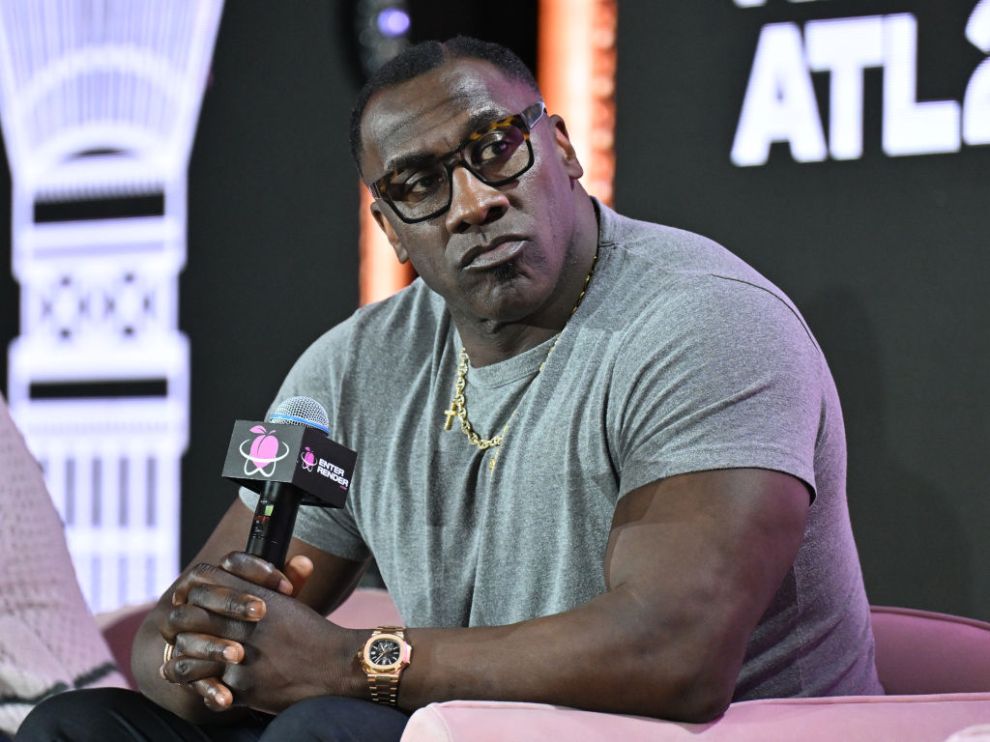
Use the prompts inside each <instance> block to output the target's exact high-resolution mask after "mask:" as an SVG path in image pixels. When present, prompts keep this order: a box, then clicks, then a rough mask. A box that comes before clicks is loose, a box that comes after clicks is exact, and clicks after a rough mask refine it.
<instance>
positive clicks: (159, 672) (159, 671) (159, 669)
mask: <svg viewBox="0 0 990 742" xmlns="http://www.w3.org/2000/svg"><path fill="white" fill-rule="evenodd" d="M158 674H159V675H161V676H162V680H168V678H166V677H165V665H162V666H161V667H159V668H158Z"/></svg>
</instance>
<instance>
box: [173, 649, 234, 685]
mask: <svg viewBox="0 0 990 742" xmlns="http://www.w3.org/2000/svg"><path fill="white" fill-rule="evenodd" d="M223 670H224V663H222V662H214V661H213V660H201V659H199V658H197V657H184V656H182V655H173V657H172V659H170V660H169V661H168V662H166V663H164V664H163V665H162V667H161V675H162V677H163V678H165V679H166V680H167V681H168V682H170V683H179V684H182V685H187V684H189V683H194V682H196V681H197V680H204V679H206V678H218V677H220V676H221V675H223Z"/></svg>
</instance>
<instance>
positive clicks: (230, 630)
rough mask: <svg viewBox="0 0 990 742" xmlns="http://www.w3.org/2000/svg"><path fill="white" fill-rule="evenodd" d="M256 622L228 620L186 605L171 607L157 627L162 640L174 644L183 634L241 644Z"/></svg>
mask: <svg viewBox="0 0 990 742" xmlns="http://www.w3.org/2000/svg"><path fill="white" fill-rule="evenodd" d="M255 625H256V621H245V620H243V619H240V618H228V617H226V616H221V615H218V614H216V613H211V612H210V611H208V610H206V609H205V608H203V607H201V606H198V605H194V604H191V603H187V604H184V605H177V606H173V607H172V608H171V609H170V610H169V612H168V613H167V614H166V616H165V619H164V621H162V623H161V625H160V626H159V627H158V631H159V633H161V635H162V638H163V639H164V640H165V641H166V642H168V643H170V644H175V642H176V638H177V637H178V636H180V635H182V634H184V633H189V634H208V635H210V636H212V637H214V638H215V639H219V640H221V641H222V640H224V639H226V640H229V641H232V642H243V641H244V640H245V639H247V638H248V637H249V636H250V635H251V630H252V628H253V627H254V626H255Z"/></svg>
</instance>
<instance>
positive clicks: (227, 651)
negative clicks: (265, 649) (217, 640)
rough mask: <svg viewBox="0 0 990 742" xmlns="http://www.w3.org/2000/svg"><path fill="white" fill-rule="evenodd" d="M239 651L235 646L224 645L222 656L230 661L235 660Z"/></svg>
mask: <svg viewBox="0 0 990 742" xmlns="http://www.w3.org/2000/svg"><path fill="white" fill-rule="evenodd" d="M239 655H240V652H238V651H237V648H236V647H224V649H223V658H224V659H225V660H229V661H230V662H237V659H238V656H239Z"/></svg>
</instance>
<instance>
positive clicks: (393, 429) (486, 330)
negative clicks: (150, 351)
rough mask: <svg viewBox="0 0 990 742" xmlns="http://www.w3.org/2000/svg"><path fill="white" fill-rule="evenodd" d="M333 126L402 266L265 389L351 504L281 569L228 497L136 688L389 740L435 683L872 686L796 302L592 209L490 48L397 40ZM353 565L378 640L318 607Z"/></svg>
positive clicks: (582, 703)
mask: <svg viewBox="0 0 990 742" xmlns="http://www.w3.org/2000/svg"><path fill="white" fill-rule="evenodd" d="M352 138H353V149H354V153H355V157H356V159H357V162H358V165H359V169H360V171H361V174H362V177H363V179H364V181H365V182H366V183H367V184H368V185H369V187H370V188H371V189H372V192H373V193H374V195H375V198H376V200H375V202H374V204H373V206H372V210H373V212H374V215H375V218H376V220H377V221H378V223H379V225H380V226H381V228H382V229H383V230H384V231H385V233H386V235H387V236H388V238H389V240H390V242H391V243H392V245H393V247H394V248H395V251H396V254H397V255H398V257H399V259H400V260H402V261H411V262H412V264H413V266H414V267H415V269H416V271H417V272H418V274H419V276H420V279H419V280H417V281H416V282H415V283H414V285H413V286H412V287H410V288H408V289H406V290H405V291H403V292H401V293H400V294H399V295H398V296H396V297H393V298H392V299H389V300H387V301H385V302H382V303H380V304H377V305H374V306H372V307H368V308H365V309H362V310H360V311H358V312H357V313H356V314H355V315H354V316H353V317H352V318H351V319H349V320H348V321H347V322H345V323H343V324H342V325H340V326H338V327H336V328H334V329H332V330H331V331H330V332H328V333H327V334H326V335H325V336H324V337H323V338H321V339H320V340H318V341H317V342H316V343H315V344H314V345H313V346H312V347H311V348H310V349H309V350H308V351H307V352H306V353H305V354H304V355H303V356H302V357H301V358H300V359H299V361H298V362H297V363H296V365H295V367H294V368H293V369H292V371H291V372H290V374H289V376H288V377H287V379H286V381H285V383H284V384H283V387H282V389H281V390H280V392H279V394H278V398H277V400H276V402H278V401H279V400H281V399H283V398H285V397H288V396H291V395H297V394H298V395H306V396H310V397H313V398H315V399H316V400H318V401H320V402H321V403H323V404H324V405H325V406H326V407H327V409H328V410H330V415H331V421H330V427H331V430H332V431H333V433H334V437H335V439H337V440H339V441H340V442H341V443H343V444H345V445H348V446H349V447H351V448H354V449H356V450H358V451H360V456H359V459H358V468H357V470H356V472H355V475H354V486H353V488H352V492H351V494H350V496H349V501H348V504H347V507H346V509H344V510H340V511H325V510H318V511H314V512H304V513H301V514H300V518H299V522H298V524H297V528H296V532H295V534H296V538H294V539H293V542H292V546H291V549H290V555H292V557H291V559H290V561H289V563H288V565H287V567H286V570H285V574H282V573H280V572H278V571H276V570H275V569H274V568H272V567H271V566H270V565H267V564H265V563H264V562H261V561H260V560H257V559H254V558H251V557H247V556H246V555H244V554H240V553H236V552H238V551H239V549H240V548H242V544H243V542H244V538H245V534H246V533H247V531H248V526H249V524H250V522H251V518H252V512H253V506H254V500H253V499H252V498H251V497H248V496H246V495H245V496H244V500H245V501H244V502H235V503H234V504H233V505H232V506H231V508H230V510H229V511H228V513H227V514H226V515H225V517H224V518H223V520H222V522H221V523H220V525H219V526H218V528H217V530H216V531H215V532H214V534H213V535H212V536H211V538H210V539H209V541H208V542H207V544H206V545H205V546H204V548H203V550H202V551H201V552H200V554H199V556H198V557H197V559H196V560H195V563H196V564H197V565H198V566H196V567H193V568H190V569H189V570H187V571H186V572H185V573H184V574H183V575H182V576H181V577H180V578H179V580H178V581H177V582H176V584H175V585H174V586H173V589H172V590H169V592H168V593H166V595H165V596H163V598H162V600H161V602H160V603H159V606H158V608H156V610H155V611H154V612H153V615H152V616H151V617H150V618H149V620H148V621H147V622H146V623H145V625H144V627H143V629H142V632H141V635H140V636H139V639H138V642H137V643H136V646H135V651H136V660H135V671H136V673H137V675H138V677H139V678H140V683H141V688H142V691H143V692H144V693H145V694H147V695H148V696H149V697H150V698H152V699H154V700H155V701H156V702H157V703H159V704H161V705H162V706H164V707H165V708H168V709H171V710H172V711H174V712H175V713H176V714H178V715H179V716H182V717H184V718H185V719H188V720H191V721H194V722H197V723H209V722H231V728H229V729H227V730H225V731H224V734H233V733H234V731H233V730H234V729H235V728H238V726H239V727H240V728H245V727H250V726H251V725H254V728H255V729H258V728H260V727H263V726H264V725H266V724H267V725H268V726H267V730H266V731H265V736H264V739H269V738H271V739H276V738H285V739H288V738H294V737H293V735H296V736H301V735H302V733H303V732H302V731H301V730H303V729H305V730H307V731H306V733H307V734H313V735H314V737H313V738H316V735H317V734H319V735H325V736H319V738H320V739H324V738H325V739H338V738H340V739H343V738H349V737H346V736H339V737H338V736H334V734H337V733H339V734H341V735H344V734H353V735H354V737H355V738H361V737H362V736H363V737H365V738H369V739H371V738H374V739H386V738H389V735H391V738H397V737H398V736H399V734H401V728H402V725H403V724H404V720H405V716H404V715H403V712H409V711H412V710H414V709H415V708H417V707H419V706H422V705H424V704H426V703H428V702H431V701H440V700H447V699H454V698H487V699H517V700H529V701H545V702H548V703H555V704H561V705H567V706H576V707H581V708H587V709H596V710H602V711H613V712H623V713H633V714H645V715H652V716H657V717H665V718H671V719H682V720H689V721H703V720H709V719H712V718H714V717H716V716H717V715H718V714H719V713H721V711H722V710H723V709H724V708H725V707H726V705H727V704H728V703H729V702H730V701H732V700H734V699H735V700H740V699H747V698H757V697H766V696H792V695H793V696H796V695H827V694H859V693H879V692H881V688H880V686H879V683H878V681H877V678H876V672H875V669H874V666H873V640H872V634H871V630H870V624H869V613H868V606H867V603H866V599H865V595H864V591H863V586H862V578H861V574H860V569H859V565H858V561H857V558H856V551H855V545H854V543H853V540H852V534H851V531H850V527H849V522H848V516H847V511H846V503H845V494H844V478H845V450H844V436H843V429H842V420H841V413H840V410H839V404H838V400H837V397H836V394H835V388H834V385H833V384H832V380H831V376H830V374H829V372H828V368H827V366H826V364H825V361H824V358H823V357H822V354H821V350H820V349H819V347H818V346H817V344H816V343H815V341H814V339H813V337H812V336H811V333H810V332H809V331H808V329H807V327H806V325H805V324H804V321H803V320H802V319H801V317H800V315H799V314H798V312H797V310H796V309H795V308H794V307H793V305H792V304H791V303H790V301H789V300H788V299H787V298H786V297H785V296H784V295H783V294H782V293H781V292H780V291H779V290H778V289H777V288H776V287H774V286H773V285H772V284H770V283H769V282H768V281H767V280H766V279H764V278H763V277H761V276H760V275H759V274H757V273H756V272H755V271H753V270H752V269H751V268H749V267H748V266H746V265H745V264H744V263H742V262H741V261H739V260H738V259H737V258H735V257H733V256H732V255H730V254H729V253H727V252H726V251H725V250H723V249H722V248H721V247H719V246H717V245H715V244H713V243H712V242H710V241H708V240H706V239H704V238H701V237H698V236H696V235H691V234H688V233H685V232H681V231H678V230H673V229H669V228H665V227H659V226H656V225H649V224H644V223H640V222H634V221H631V220H628V219H624V218H623V217H620V216H619V215H617V214H615V213H614V212H612V211H610V210H609V209H607V208H606V207H604V206H602V205H601V204H598V203H597V202H595V201H593V200H592V199H591V198H590V197H589V196H588V195H587V194H586V193H585V191H584V189H583V188H582V187H581V185H580V184H579V182H578V179H579V178H580V177H581V175H582V169H581V165H580V164H579V163H578V161H577V158H576V157H575V154H574V149H573V147H572V145H571V142H570V140H569V138H568V135H567V130H566V128H565V125H564V122H563V121H562V120H561V119H560V118H559V117H557V116H554V115H552V114H551V113H549V112H547V111H546V110H545V108H544V106H543V104H542V101H541V98H540V94H539V91H538V89H537V87H536V84H535V82H534V81H533V78H532V75H531V74H530V73H529V71H528V70H527V69H526V68H525V66H524V65H522V63H521V62H519V60H518V59H517V58H515V56H514V55H512V54H511V53H510V52H508V51H507V50H505V49H502V48H501V47H496V46H494V45H488V44H483V43H481V42H476V41H473V40H470V39H455V40H453V41H450V42H447V44H446V45H441V44H438V43H435V42H431V43H428V44H424V45H419V46H417V47H414V48H413V49H411V50H410V51H408V52H406V53H405V54H403V55H402V56H401V57H399V58H398V59H396V60H394V61H393V62H392V63H390V64H389V65H387V66H386V67H385V68H383V69H382V70H381V71H380V72H379V73H377V74H376V76H375V77H374V79H372V80H371V81H370V82H369V83H368V86H366V89H365V91H364V92H363V93H362V95H361V97H360V98H359V100H358V104H357V106H356V108H355V114H354V123H353V127H352ZM371 555H374V557H375V558H376V560H377V562H378V565H379V567H380V569H381V572H382V575H383V578H384V580H385V582H386V584H387V586H388V589H389V592H390V594H391V595H392V597H393V598H394V599H395V601H396V604H397V605H398V607H399V609H400V612H401V613H402V615H403V617H404V618H405V619H406V621H407V622H408V624H409V626H410V627H414V628H408V629H405V630H403V629H391V630H389V631H388V632H386V633H387V634H388V636H387V637H385V638H384V639H382V638H381V637H379V635H377V634H374V633H373V630H372V627H369V628H368V629H367V630H363V631H352V630H345V629H342V628H340V627H337V626H334V625H333V624H332V623H330V622H328V621H326V620H325V619H324V618H323V616H324V614H325V613H326V612H327V611H329V610H330V609H331V608H332V607H333V606H335V605H337V604H338V603H339V602H340V601H341V600H343V599H344V598H345V597H346V596H347V594H348V593H349V592H350V591H351V589H352V588H353V585H354V584H355V582H356V581H357V579H358V577H359V576H360V574H361V571H362V570H363V568H364V566H365V564H366V563H367V561H368V559H369V558H370V556H371ZM427 627H429V628H427ZM362 647H367V648H368V650H369V653H370V655H371V658H370V659H369V658H367V657H366V659H365V660H364V661H359V660H357V659H356V654H357V653H358V652H359V651H360V650H361V649H362ZM410 647H411V651H410ZM376 651H377V652H380V653H383V654H385V655H389V656H390V657H389V658H390V659H395V660H396V661H395V663H393V664H394V666H395V667H394V669H392V670H390V671H389V672H387V673H384V672H383V673H380V676H377V675H376V673H375V668H374V666H373V665H374V663H373V662H372V660H373V659H374V656H375V653H376ZM163 659H164V662H163ZM369 683H370V685H371V688H370V689H369ZM369 698H372V699H374V701H376V702H377V703H369V702H368V700H367V699H369ZM354 699H357V700H354ZM396 702H397V706H398V710H397V709H394V708H392V707H391V704H392V703H396ZM245 709H251V711H250V712H245ZM258 711H262V712H268V713H275V714H277V716H276V717H275V720H274V721H270V718H271V717H269V716H259V715H258V713H257V712H258ZM130 713H133V716H131V717H129V718H130V719H131V721H130V723H131V724H132V725H139V724H144V723H147V722H146V720H145V716H144V714H150V713H152V712H151V711H149V710H148V709H147V708H145V709H143V710H142V711H141V712H140V714H139V713H138V712H137V711H133V708H131V711H130ZM159 714H160V712H159ZM63 715H64V713H63ZM161 716H162V718H165V717H164V715H161ZM139 718H140V719H141V721H140V722H139V721H136V720H137V719H139ZM93 723H94V724H95V723H96V722H93ZM162 723H166V722H162ZM167 723H168V724H169V725H172V726H181V728H182V729H183V730H186V731H183V732H182V734H183V735H186V734H188V735H189V736H183V737H181V738H189V739H201V738H202V737H196V736H193V734H192V732H191V731H188V730H189V729H191V728H192V727H190V726H189V725H185V726H182V724H183V722H180V721H179V720H178V719H175V718H174V717H168V721H167ZM331 726H332V727H334V728H335V729H336V730H337V732H332V731H330V727H331ZM109 728H111V727H108V729H109ZM114 728H115V727H114ZM341 729H346V730H348V731H347V732H341V731H340V730H341ZM313 730H319V732H318V733H317V732H315V731H313ZM210 733H211V734H214V733H217V734H219V732H215V731H214V732H210ZM224 738H228V737H224ZM250 738H254V737H250Z"/></svg>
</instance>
